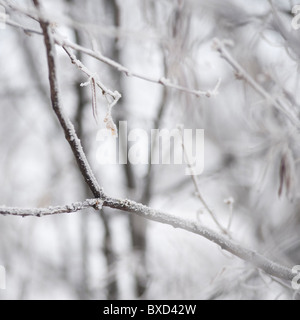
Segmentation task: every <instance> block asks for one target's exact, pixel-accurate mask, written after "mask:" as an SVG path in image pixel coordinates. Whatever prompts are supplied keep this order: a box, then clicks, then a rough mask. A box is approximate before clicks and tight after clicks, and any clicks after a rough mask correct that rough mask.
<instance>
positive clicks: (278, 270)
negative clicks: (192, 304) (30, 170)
mask: <svg viewBox="0 0 300 320" xmlns="http://www.w3.org/2000/svg"><path fill="white" fill-rule="evenodd" d="M102 205H103V206H105V207H109V208H112V209H119V210H122V211H126V212H130V213H133V214H136V215H138V216H141V217H143V218H146V219H148V220H152V221H156V222H160V223H163V224H167V225H170V226H172V227H174V228H179V229H183V230H186V231H189V232H192V233H195V234H198V235H200V236H202V237H204V238H206V239H207V240H209V241H211V242H214V243H215V244H217V245H219V246H220V247H221V248H222V249H223V250H226V251H228V252H230V253H231V254H233V255H234V256H236V257H239V258H240V259H242V260H244V261H246V262H249V263H250V264H252V265H253V266H255V267H257V268H259V269H262V270H263V271H265V272H266V273H267V274H269V275H270V276H274V277H276V278H280V279H283V280H287V281H291V280H292V279H293V278H294V277H295V274H294V273H293V272H292V270H291V269H290V268H288V267H285V266H282V265H280V264H278V263H276V262H274V261H272V260H270V259H268V258H266V257H265V256H263V255H261V254H260V253H258V252H256V251H254V250H252V249H248V248H246V247H244V246H241V245H240V244H238V243H237V242H235V241H234V240H231V239H229V238H228V237H226V236H224V235H221V234H219V233H217V232H215V231H213V230H211V229H209V228H207V227H204V226H202V225H200V224H199V223H198V222H196V221H193V220H187V219H186V218H181V217H178V216H174V215H172V214H170V213H166V212H163V211H160V210H155V209H152V208H150V207H147V206H145V205H143V204H141V203H137V202H134V201H131V200H127V199H125V200H120V199H116V198H112V197H109V196H105V197H103V199H102V200H101V199H89V200H85V201H84V202H78V203H75V204H72V205H66V206H61V207H54V208H48V209H20V208H0V215H1V214H2V215H17V216H24V217H27V216H36V217H41V216H43V215H54V214H59V213H64V212H76V211H79V210H82V209H85V208H87V207H92V208H95V209H99V208H100V207H101V206H102ZM30 212H31V213H30Z"/></svg>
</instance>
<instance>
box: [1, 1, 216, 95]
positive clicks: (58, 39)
mask: <svg viewBox="0 0 300 320" xmlns="http://www.w3.org/2000/svg"><path fill="white" fill-rule="evenodd" d="M0 3H1V4H2V5H3V6H6V7H9V8H11V9H13V10H15V11H18V12H20V13H22V14H24V15H26V16H28V17H30V18H31V19H34V20H37V21H38V20H39V19H40V18H43V17H44V15H43V16H41V15H40V14H34V13H32V12H27V11H26V10H25V9H21V8H19V7H18V6H14V5H13V4H7V3H6V2H3V1H0ZM43 19H44V18H43ZM7 24H8V25H10V26H13V27H17V28H21V29H23V30H24V32H26V33H27V34H30V33H34V34H41V32H39V31H38V30H34V29H32V28H27V27H25V26H22V25H20V24H19V23H16V22H14V21H12V20H8V21H7ZM53 38H54V41H55V43H56V44H57V45H59V46H61V47H68V48H72V49H74V50H76V51H80V52H82V53H84V54H87V55H89V56H91V57H93V58H95V59H96V60H99V61H101V62H103V63H105V64H107V65H109V66H110V67H112V68H114V69H116V70H117V71H119V72H120V73H124V74H125V75H126V76H128V77H134V78H138V79H141V80H144V81H147V82H151V83H156V84H160V85H162V86H165V87H167V88H170V89H174V90H178V91H181V92H185V93H187V94H191V95H194V96H196V97H207V98H210V97H212V96H216V95H218V94H219V91H218V90H219V87H220V84H221V79H218V80H217V81H216V85H215V86H214V87H213V88H212V89H210V90H199V89H194V88H188V87H185V86H181V85H179V84H176V83H174V82H172V80H171V79H168V78H166V77H164V76H161V77H151V76H148V75H145V74H143V73H140V72H135V71H132V70H129V68H127V67H126V66H123V65H122V64H120V63H118V62H116V61H114V60H112V59H110V58H108V57H106V56H104V55H103V54H102V53H100V52H99V51H95V50H92V49H89V48H86V47H84V46H81V45H79V44H77V43H74V42H72V41H71V40H69V39H67V38H66V37H62V36H61V35H58V34H54V35H53Z"/></svg>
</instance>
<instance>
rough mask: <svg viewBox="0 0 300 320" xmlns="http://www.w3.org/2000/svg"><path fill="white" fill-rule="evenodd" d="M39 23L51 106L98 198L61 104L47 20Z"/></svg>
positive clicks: (84, 175) (94, 180) (81, 169)
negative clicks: (42, 38) (44, 52)
mask: <svg viewBox="0 0 300 320" xmlns="http://www.w3.org/2000/svg"><path fill="white" fill-rule="evenodd" d="M33 2H34V4H35V6H36V7H37V8H38V9H39V1H38V0H33ZM40 25H41V28H42V31H43V35H44V42H45V46H46V51H47V61H48V69H49V83H50V93H51V102H52V108H53V110H54V112H55V114H56V116H57V118H58V120H59V122H60V124H61V126H62V128H63V130H64V133H65V136H66V139H67V141H68V142H69V145H70V147H71V149H72V151H73V154H74V156H75V159H76V161H77V164H78V166H79V168H80V171H81V174H82V175H83V177H84V179H85V181H86V183H87V184H88V186H89V187H90V189H91V191H92V192H93V194H94V196H95V197H96V198H100V197H101V196H102V194H103V192H102V189H101V188H100V186H99V184H98V181H97V180H96V178H95V176H94V173H93V171H92V169H91V167H90V165H89V163H88V160H87V158H86V155H85V153H84V151H83V149H82V146H81V142H80V140H79V138H78V136H77V134H76V132H75V128H74V126H73V124H72V122H71V121H70V119H69V118H68V116H67V115H66V114H65V112H64V110H63V109H62V106H61V99H60V94H59V88H58V79H57V70H56V52H55V44H54V39H53V36H52V33H51V28H50V24H49V22H47V21H44V20H42V19H41V20H40Z"/></svg>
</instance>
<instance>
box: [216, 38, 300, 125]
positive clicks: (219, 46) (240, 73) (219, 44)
mask: <svg viewBox="0 0 300 320" xmlns="http://www.w3.org/2000/svg"><path fill="white" fill-rule="evenodd" d="M226 44H227V45H232V43H231V42H230V41H221V40H219V39H214V42H213V47H214V48H215V49H216V50H217V51H218V52H219V53H220V55H221V57H222V58H223V59H224V60H225V61H227V63H228V64H229V65H230V66H231V67H232V68H233V69H234V71H235V72H236V77H237V78H239V79H242V80H244V81H245V82H246V83H248V84H249V85H250V86H251V87H252V88H253V89H254V90H255V91H256V92H257V93H258V94H259V95H260V96H262V97H263V98H264V99H266V101H267V102H268V103H270V104H271V105H273V106H274V107H275V108H276V109H277V110H278V111H279V112H281V113H283V114H284V115H285V116H286V117H287V118H288V119H289V120H290V122H291V123H292V124H294V125H295V126H296V127H297V128H298V127H300V121H299V119H298V117H297V115H295V114H294V113H293V112H292V110H291V109H290V108H289V107H288V106H286V105H285V104H284V103H282V101H280V99H279V98H273V97H272V96H271V95H270V94H269V93H268V92H267V91H266V90H265V89H264V88H263V87H262V86H261V85H259V83H258V82H257V81H255V79H253V78H252V77H251V75H250V74H249V73H248V72H247V71H246V70H245V69H244V68H243V67H242V66H241V65H240V64H239V63H238V62H237V61H236V60H235V59H234V58H233V57H232V55H231V54H230V53H229V51H228V50H227V49H226Z"/></svg>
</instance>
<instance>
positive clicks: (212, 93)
mask: <svg viewBox="0 0 300 320" xmlns="http://www.w3.org/2000/svg"><path fill="white" fill-rule="evenodd" d="M54 39H55V42H56V44H58V45H60V46H62V47H63V46H65V47H69V48H72V49H74V50H77V51H81V52H82V53H85V54H87V55H89V56H91V57H93V58H95V59H97V60H99V61H101V62H103V63H105V64H107V65H109V66H110V67H113V68H115V69H117V70H118V71H119V72H121V73H124V74H125V75H126V76H128V77H135V78H139V79H141V80H144V81H148V82H152V83H156V84H160V85H163V86H165V87H167V88H171V89H176V90H179V91H182V92H186V93H189V94H192V95H195V96H196V97H203V96H205V97H211V96H215V95H217V94H218V90H219V87H220V84H221V79H218V81H217V83H216V85H215V87H214V88H213V89H212V90H206V91H204V90H195V89H190V88H187V87H184V86H181V85H178V84H176V83H173V82H172V81H171V80H170V79H167V78H165V77H159V78H156V77H150V76H146V75H144V74H142V73H138V72H134V71H130V70H129V69H128V68H127V67H125V66H123V65H122V64H120V63H118V62H116V61H114V60H112V59H110V58H108V57H105V56H104V55H102V54H101V53H100V52H96V51H94V50H91V49H88V48H85V47H83V46H80V45H78V44H76V43H74V42H72V41H70V40H68V39H65V38H62V37H60V36H57V35H54Z"/></svg>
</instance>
